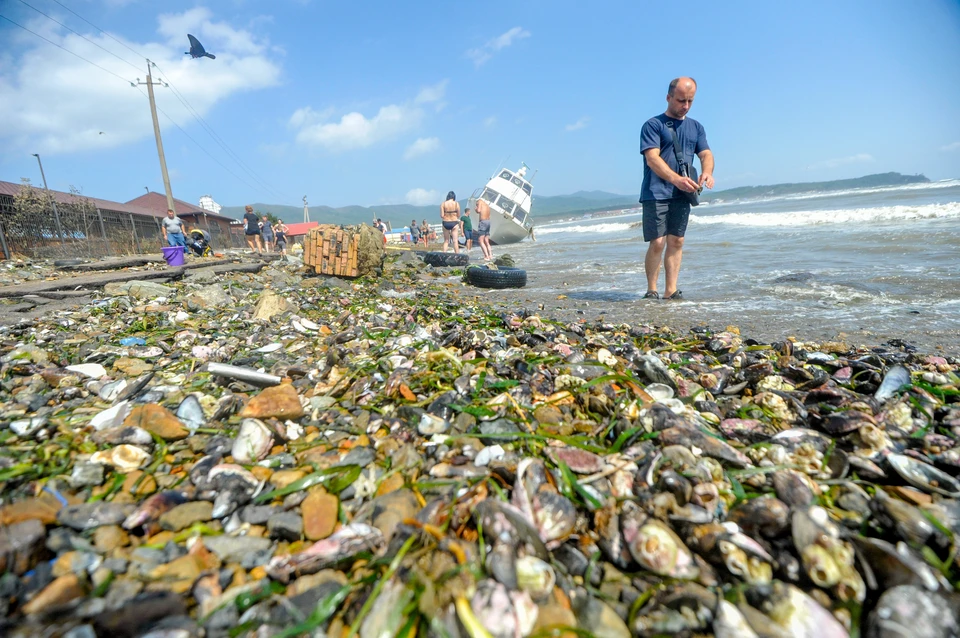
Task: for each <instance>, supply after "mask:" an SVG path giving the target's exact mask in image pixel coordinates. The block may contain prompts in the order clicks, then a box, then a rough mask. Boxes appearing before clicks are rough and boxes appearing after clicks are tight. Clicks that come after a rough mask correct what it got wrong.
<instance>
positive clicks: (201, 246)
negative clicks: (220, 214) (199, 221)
mask: <svg viewBox="0 0 960 638" xmlns="http://www.w3.org/2000/svg"><path fill="white" fill-rule="evenodd" d="M187 244H189V246H190V250H192V251H193V252H195V253H196V254H197V255H198V256H200V257H206V256H208V255H212V254H213V249H212V248H210V235H209V234H208V233H207V232H206V231H205V230H200V229H199V228H194V229H193V230H191V231H190V234H189V235H188V236H187Z"/></svg>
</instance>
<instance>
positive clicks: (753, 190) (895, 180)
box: [703, 173, 930, 202]
mask: <svg viewBox="0 0 960 638" xmlns="http://www.w3.org/2000/svg"><path fill="white" fill-rule="evenodd" d="M929 181H930V180H929V179H927V177H926V176H924V175H902V174H900V173H877V174H875V175H864V176H863V177H855V178H853V179H835V180H832V181H829V182H799V183H796V184H772V185H770V186H740V187H738V188H730V189H727V190H724V191H717V192H716V193H704V197H703V200H704V201H708V202H712V201H715V200H717V199H722V200H724V201H730V200H732V199H749V198H755V197H776V196H778V195H796V194H799V193H817V192H821V193H822V192H830V191H841V190H848V189H853V188H877V187H878V186H903V185H905V184H924V183H927V182H929Z"/></svg>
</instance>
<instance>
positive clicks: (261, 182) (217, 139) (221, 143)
mask: <svg viewBox="0 0 960 638" xmlns="http://www.w3.org/2000/svg"><path fill="white" fill-rule="evenodd" d="M53 1H54V2H56V3H57V4H58V5H60V6H61V7H63V8H64V9H66V10H67V11H69V12H70V13H72V14H73V15H75V16H76V17H78V18H79V19H80V20H83V21H84V22H85V23H87V24H88V25H90V26H91V27H93V28H94V29H96V30H97V31H99V32H100V33H102V34H103V35H105V36H107V37H109V38H110V39H111V40H114V41H115V42H117V43H118V44H120V45H121V46H123V47H124V48H126V49H127V50H129V51H131V52H132V53H133V54H135V55H137V56H139V57H143V56H142V55H141V54H140V53H139V52H138V51H135V50H134V49H132V48H131V47H129V46H128V45H127V44H125V43H124V42H122V41H121V40H119V39H117V38H115V37H114V36H112V35H111V34H110V33H108V32H106V31H104V30H103V29H101V28H100V27H98V26H97V25H95V24H94V23H92V22H90V21H89V20H87V19H86V18H84V17H83V16H82V15H80V14H79V13H77V12H76V11H74V10H73V9H71V8H70V7H68V6H66V5H65V4H63V3H62V2H60V1H59V0H53ZM20 2H21V3H22V4H24V5H26V6H27V7H29V8H31V9H33V10H34V11H36V12H37V13H39V14H40V15H42V16H44V17H45V18H47V19H48V20H51V21H52V22H55V23H56V24H58V25H60V26H61V27H63V28H64V29H66V30H67V31H69V32H71V33H73V34H74V35H77V36H79V37H80V38H83V39H84V40H86V41H87V42H89V43H90V44H92V45H94V46H95V47H97V48H99V49H101V50H102V51H104V52H106V53H108V54H110V55H112V56H113V57H115V58H117V59H118V60H120V61H121V62H123V63H125V64H127V65H129V66H131V67H133V68H134V69H137V70H139V69H138V67H137V66H135V65H134V64H132V63H131V62H129V61H128V60H126V59H124V58H121V57H120V56H118V55H117V54H116V53H114V52H112V51H110V50H109V49H106V48H104V47H102V46H101V45H99V44H97V43H96V42H94V41H93V40H90V39H89V38H87V37H86V36H84V35H83V34H81V33H78V32H77V31H74V30H73V29H71V28H70V27H68V26H67V25H65V24H63V23H62V22H60V21H59V20H56V19H55V18H53V17H51V16H49V15H47V14H46V13H44V12H43V11H40V10H39V9H37V8H36V7H34V6H33V5H31V4H29V3H28V2H25V1H24V0H20ZM0 18H4V19H5V20H7V21H8V22H10V23H12V24H14V25H15V26H18V27H20V28H21V29H23V30H24V31H27V32H28V33H31V34H33V35H35V36H37V37H38V38H40V39H42V40H44V41H46V42H48V43H50V44H52V45H54V46H56V47H58V48H60V49H62V50H64V51H66V52H67V53H69V54H71V55H73V56H75V57H77V58H80V59H81V60H83V61H84V62H87V63H88V64H92V65H93V66H95V67H97V68H98V69H100V70H102V71H106V72H107V73H109V74H111V75H113V76H114V77H117V78H119V79H121V80H123V81H124V82H128V83H130V84H133V83H132V82H130V81H129V80H127V79H125V78H123V77H121V76H119V75H117V74H116V73H114V72H113V71H110V70H109V69H106V68H104V67H102V66H100V65H99V64H97V63H96V62H92V61H90V60H88V59H87V58H84V57H83V56H81V55H79V54H77V53H74V52H73V51H70V50H69V49H67V48H65V47H63V46H61V45H59V44H57V43H56V42H53V41H52V40H49V39H47V38H45V37H44V36H42V35H40V34H39V33H36V32H34V31H31V30H30V29H28V28H26V27H24V26H23V25H21V24H18V23H16V22H14V21H13V20H11V19H10V18H7V17H6V16H4V15H2V14H0ZM153 66H154V67H155V68H156V69H157V71H159V72H160V74H161V75H162V76H166V74H165V73H164V72H163V70H162V69H161V68H160V67H159V66H157V65H156V64H155V63H153ZM165 81H166V84H167V85H168V86H169V88H170V89H171V90H172V91H173V94H174V96H175V97H176V98H177V100H179V101H180V103H181V104H182V105H183V106H184V108H186V109H187V112H188V113H190V114H191V115H192V116H193V118H194V119H195V120H197V122H198V123H199V124H200V125H201V127H202V128H203V129H204V130H205V131H206V133H207V134H208V135H209V136H210V137H211V139H213V141H214V142H215V143H216V144H217V145H219V146H220V148H222V149H223V150H224V151H225V152H226V153H227V155H228V157H230V158H231V159H232V160H233V161H235V162H236V163H237V164H238V165H239V166H240V168H241V169H243V170H244V171H245V172H246V173H247V174H248V175H249V176H250V177H251V178H252V179H253V180H254V181H255V182H256V183H257V185H258V186H259V188H260V189H263V190H266V191H268V192H269V193H271V194H272V195H273V196H276V197H280V198H281V199H290V198H289V197H287V196H285V195H284V194H283V193H281V192H279V191H277V190H276V189H274V188H272V187H271V186H270V185H269V184H268V183H267V182H265V181H264V180H263V179H261V178H260V177H258V176H257V174H256V173H254V172H253V170H252V169H251V168H250V167H249V166H247V165H246V164H245V163H244V162H243V160H242V159H241V158H240V156H239V155H238V154H237V153H236V152H235V151H233V149H231V148H230V147H229V146H228V145H227V143H226V141H225V140H223V138H221V137H220V136H219V135H218V134H217V133H216V131H214V130H213V127H211V126H210V125H209V124H208V123H207V122H206V120H204V119H203V117H202V116H201V115H200V114H199V113H198V112H197V110H196V109H195V108H194V107H193V105H191V104H190V102H189V101H188V100H187V98H186V96H184V95H183V94H182V93H181V92H180V90H179V89H177V88H176V86H174V85H173V83H172V82H170V79H169V77H165ZM138 90H139V89H138ZM140 93H141V95H144V96H145V94H144V93H143V91H140ZM158 110H160V112H161V113H163V115H164V117H166V118H167V119H168V120H169V121H170V123H172V124H173V125H174V126H176V127H177V128H178V129H180V132H182V133H183V134H184V135H186V136H187V138H188V139H190V141H191V142H193V143H194V144H195V145H196V146H197V147H198V148H200V150H202V151H203V152H204V153H206V154H207V155H208V156H209V157H210V158H211V159H212V160H213V161H214V162H216V163H217V164H218V165H219V166H220V167H221V168H223V169H224V170H225V171H227V172H228V173H230V174H231V175H233V177H235V178H236V179H237V180H238V181H240V182H241V183H243V184H244V185H246V186H247V187H248V188H250V189H251V190H257V189H256V188H254V187H253V186H251V185H250V184H249V183H248V182H247V181H246V180H245V179H243V178H241V177H240V176H238V175H237V174H236V173H234V172H233V171H231V170H230V169H228V168H227V167H226V166H224V165H223V163H221V162H220V161H219V160H218V159H217V158H216V157H215V156H213V155H211V154H210V152H209V151H207V149H206V148H204V147H203V146H202V145H201V144H200V143H199V142H197V141H196V140H195V139H194V138H193V137H192V136H190V134H189V133H187V132H186V131H185V130H184V129H183V128H182V127H181V126H180V125H179V124H177V122H176V121H175V120H174V119H173V118H171V117H170V116H169V115H168V114H167V113H166V111H164V110H163V109H160V108H159V107H158Z"/></svg>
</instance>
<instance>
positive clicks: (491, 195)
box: [480, 188, 500, 204]
mask: <svg viewBox="0 0 960 638" xmlns="http://www.w3.org/2000/svg"><path fill="white" fill-rule="evenodd" d="M499 194H500V193H498V192H497V191H495V190H490V189H489V188H485V189H483V194H482V195H480V199H482V200H484V201H486V202H487V203H488V204H492V203H494V202H495V201H497V195H499Z"/></svg>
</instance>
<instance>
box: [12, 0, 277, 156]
mask: <svg viewBox="0 0 960 638" xmlns="http://www.w3.org/2000/svg"><path fill="white" fill-rule="evenodd" d="M210 17H211V14H210V12H209V11H208V10H206V9H191V10H189V11H186V12H184V13H181V14H165V15H162V16H160V17H159V18H158V23H159V27H158V32H159V34H160V35H161V40H162V41H157V42H135V41H132V40H127V39H125V38H123V37H122V36H120V35H119V34H113V36H114V37H116V38H117V39H118V40H120V41H122V42H124V44H126V45H127V46H129V47H130V48H131V49H133V50H135V51H138V52H139V53H141V54H143V55H144V56H146V57H148V58H149V59H150V60H152V61H154V63H155V64H157V65H158V67H159V69H160V70H162V73H159V72H158V69H156V68H155V69H154V70H153V73H154V79H155V80H157V79H160V78H163V79H166V80H167V81H169V82H170V83H171V84H172V85H173V86H174V87H176V88H177V89H178V90H179V92H180V94H181V95H183V96H184V97H185V98H186V100H187V101H188V102H189V103H190V104H191V105H192V106H193V108H194V109H195V110H196V111H197V112H198V113H199V114H200V116H201V117H203V116H206V115H207V113H208V112H209V111H210V110H211V109H212V108H213V106H214V105H215V104H217V103H218V102H220V101H223V100H226V99H229V98H230V97H232V96H233V95H234V94H236V93H239V92H242V91H251V90H256V89H261V88H264V87H268V86H272V85H275V84H277V82H278V81H279V77H280V67H279V65H278V64H277V63H276V62H275V61H274V60H273V59H271V58H270V57H268V56H267V55H266V54H265V52H266V49H267V47H269V43H268V42H266V41H265V40H263V39H261V38H257V37H256V36H254V35H253V34H252V33H250V32H248V31H244V30H240V29H234V28H233V27H231V26H230V25H229V24H227V23H226V22H212V21H211V19H210ZM25 26H27V27H28V28H30V29H31V30H33V31H37V32H38V33H41V34H42V35H43V36H44V37H46V38H49V39H50V40H52V41H53V42H56V43H57V44H59V45H60V46H62V47H64V48H65V49H67V50H69V51H72V52H74V53H76V54H77V55H80V56H83V57H84V58H86V59H87V60H90V61H91V62H93V63H95V64H97V65H99V66H100V67H103V69H106V70H108V71H109V72H110V73H114V74H116V76H119V77H116V76H115V75H111V74H110V73H107V72H105V71H104V70H103V69H98V68H97V67H95V66H93V65H91V64H88V63H87V62H84V61H83V60H80V59H79V58H77V57H75V56H73V55H70V54H69V53H67V52H66V51H64V50H62V49H58V48H55V47H54V46H52V45H50V44H48V43H46V42H42V41H40V40H38V39H37V38H36V37H35V36H32V35H30V34H28V33H26V32H16V33H13V35H12V36H11V37H9V38H8V47H5V48H7V50H8V51H16V52H17V54H16V56H14V55H12V54H8V55H7V56H5V58H6V62H9V63H6V62H5V63H4V64H0V146H4V147H5V148H6V149H7V150H11V151H13V152H22V151H25V152H31V153H34V152H40V153H51V154H53V153H71V152H77V151H90V150H96V149H106V148H115V147H119V146H124V145H127V144H130V143H133V142H136V141H138V140H141V139H144V138H150V137H152V136H153V127H152V126H151V123H150V109H149V108H148V106H147V99H146V97H145V94H146V89H145V88H144V87H141V88H140V90H137V89H134V88H132V87H131V86H130V85H129V84H128V83H127V82H129V81H134V80H135V79H136V78H137V77H139V78H140V79H145V78H146V66H145V63H142V60H141V59H139V58H137V57H136V56H134V55H133V54H132V53H131V52H130V51H128V50H126V49H124V48H123V47H121V46H120V45H119V44H117V42H115V41H114V40H112V39H110V38H108V37H107V36H106V35H103V34H100V33H84V35H85V37H87V38H88V39H89V40H91V41H93V42H95V43H96V44H98V45H100V46H101V47H103V48H104V49H107V50H109V51H113V52H114V53H116V54H117V55H118V56H119V57H121V58H124V59H126V60H128V61H130V65H128V64H124V63H123V62H121V61H120V60H118V59H117V58H115V57H113V56H112V55H110V54H108V53H106V52H105V51H103V50H102V49H99V48H97V47H96V46H94V45H93V44H91V43H90V42H87V41H86V40H84V39H83V38H80V37H79V36H77V35H74V34H72V33H69V32H66V31H63V30H61V29H60V27H58V26H56V25H55V24H53V23H51V22H49V21H46V20H44V21H43V22H40V21H37V22H29V23H27V24H26V25H25ZM78 29H79V28H78ZM175 29H179V31H174V30H175ZM187 32H189V33H193V34H194V35H195V36H197V37H198V38H199V39H200V40H201V42H203V44H204V46H205V47H206V48H207V49H208V50H209V51H210V52H211V53H213V54H215V55H216V56H217V59H216V61H215V62H214V61H213V60H208V59H206V58H204V59H200V60H193V59H191V58H189V57H187V56H184V55H183V51H185V50H186V48H187V39H186V35H185V33H187ZM8 33H9V32H8ZM174 44H175V45H176V46H174ZM181 47H182V48H181ZM121 78H122V79H121ZM141 91H142V92H141ZM155 92H156V96H157V105H158V107H159V108H160V109H162V110H163V111H165V112H166V113H167V114H168V115H169V116H170V117H172V118H173V119H174V121H176V122H177V123H178V124H180V125H181V126H183V127H184V128H186V129H189V126H190V124H191V122H193V121H194V120H193V116H192V115H191V114H190V112H189V111H188V110H187V109H186V107H184V106H183V105H182V104H181V103H180V102H179V101H178V100H177V99H176V96H175V95H174V94H173V92H172V90H171V89H167V88H163V87H160V86H158V87H156V88H155ZM160 126H161V127H162V128H164V129H168V128H170V127H171V125H170V123H169V121H168V120H167V119H166V118H165V116H164V115H163V114H161V115H160ZM100 131H104V133H105V134H104V135H100Z"/></svg>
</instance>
